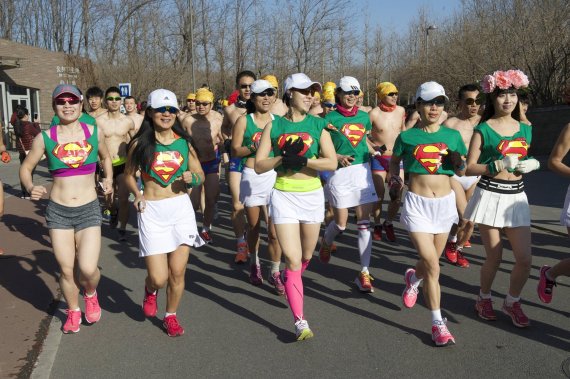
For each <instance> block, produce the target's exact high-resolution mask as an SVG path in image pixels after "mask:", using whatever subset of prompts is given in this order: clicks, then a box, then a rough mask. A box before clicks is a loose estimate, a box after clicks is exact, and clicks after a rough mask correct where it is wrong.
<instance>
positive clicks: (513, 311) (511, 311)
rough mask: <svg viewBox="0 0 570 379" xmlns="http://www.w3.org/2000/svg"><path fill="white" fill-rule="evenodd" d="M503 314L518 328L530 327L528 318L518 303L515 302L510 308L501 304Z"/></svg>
mask: <svg viewBox="0 0 570 379" xmlns="http://www.w3.org/2000/svg"><path fill="white" fill-rule="evenodd" d="M503 312H504V313H505V314H506V315H508V316H510V317H511V320H513V324H514V325H515V326H517V327H519V328H526V327H527V326H529V325H530V321H529V319H528V317H526V315H525V314H524V312H523V310H522V308H521V303H520V301H515V302H514V303H513V305H511V306H510V307H509V306H507V304H506V303H503Z"/></svg>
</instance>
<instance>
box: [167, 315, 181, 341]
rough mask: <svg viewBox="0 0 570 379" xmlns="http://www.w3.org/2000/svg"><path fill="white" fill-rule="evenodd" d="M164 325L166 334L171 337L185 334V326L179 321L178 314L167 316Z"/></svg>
mask: <svg viewBox="0 0 570 379" xmlns="http://www.w3.org/2000/svg"><path fill="white" fill-rule="evenodd" d="M162 326H164V329H166V334H168V336H169V337H178V336H181V335H183V334H184V328H183V327H181V326H180V324H179V323H178V319H177V318H176V315H170V316H167V317H165V318H164V321H163V323H162Z"/></svg>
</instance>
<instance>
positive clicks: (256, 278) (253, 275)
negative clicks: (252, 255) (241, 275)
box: [249, 263, 285, 291]
mask: <svg viewBox="0 0 570 379" xmlns="http://www.w3.org/2000/svg"><path fill="white" fill-rule="evenodd" d="M249 281H250V282H251V284H253V285H254V286H260V285H262V284H263V277H262V276H261V267H260V266H259V264H256V263H254V264H252V265H251V266H249ZM283 291H285V287H283Z"/></svg>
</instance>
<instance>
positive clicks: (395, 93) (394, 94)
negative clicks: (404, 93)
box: [387, 92, 398, 97]
mask: <svg viewBox="0 0 570 379" xmlns="http://www.w3.org/2000/svg"><path fill="white" fill-rule="evenodd" d="M387 96H390V97H391V96H398V92H390V93H389V94H388V95H387Z"/></svg>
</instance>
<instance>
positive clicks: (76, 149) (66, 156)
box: [52, 140, 93, 168]
mask: <svg viewBox="0 0 570 379" xmlns="http://www.w3.org/2000/svg"><path fill="white" fill-rule="evenodd" d="M91 150H93V146H92V145H91V144H90V143H89V142H87V141H86V140H83V141H78V142H68V143H64V144H59V143H58V144H57V145H55V147H54V148H53V150H52V154H53V155H54V156H55V157H57V158H58V159H59V160H60V161H61V162H63V163H65V164H66V165H67V166H68V167H71V168H77V167H79V166H81V165H83V163H84V162H85V161H86V160H87V157H88V156H89V154H90V153H91Z"/></svg>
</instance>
